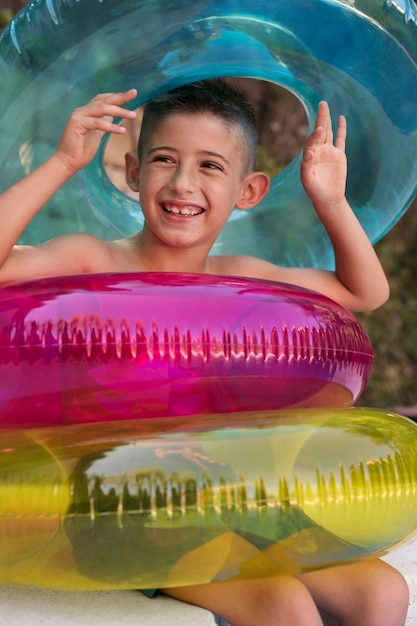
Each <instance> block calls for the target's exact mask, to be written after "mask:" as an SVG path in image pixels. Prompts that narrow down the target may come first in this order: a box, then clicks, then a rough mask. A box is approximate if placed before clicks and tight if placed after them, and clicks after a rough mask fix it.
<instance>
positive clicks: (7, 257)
mask: <svg viewBox="0 0 417 626" xmlns="http://www.w3.org/2000/svg"><path fill="white" fill-rule="evenodd" d="M135 96H136V91H135V90H130V91H128V92H125V93H121V94H101V95H99V96H97V97H96V98H94V99H93V100H92V101H91V102H89V103H88V104H87V105H85V106H83V107H81V108H79V109H76V110H75V111H74V112H73V113H72V115H71V117H70V119H69V121H68V123H67V126H66V128H65V130H64V133H63V136H62V138H61V141H60V144H59V147H58V149H57V151H56V152H55V154H54V155H52V156H51V158H50V159H48V160H47V161H46V162H45V163H44V164H43V165H41V166H40V167H39V168H38V169H37V170H35V171H34V172H32V173H31V174H29V175H28V176H27V177H26V178H24V179H23V180H21V181H20V182H19V183H17V184H16V185H14V186H13V187H11V188H10V189H9V190H7V191H6V192H5V193H4V194H3V195H2V196H0V233H1V240H0V241H1V243H0V283H5V282H7V281H12V280H22V279H30V278H35V277H39V276H44V275H57V276H58V275H64V274H78V273H79V274H81V273H94V272H129V271H131V272H136V271H161V272H166V271H170V272H178V271H183V272H184V271H186V272H197V273H211V274H228V275H239V276H252V277H257V278H264V279H269V280H275V281H283V282H288V283H293V284H296V285H299V286H302V287H307V288H309V289H313V290H315V291H317V292H321V293H323V294H324V295H327V296H328V297H330V298H332V299H333V300H336V301H338V302H339V303H340V304H342V305H344V306H345V307H346V308H348V309H350V310H352V311H359V310H371V309H374V308H376V307H378V306H380V305H381V304H383V302H385V300H386V299H387V297H388V285H387V281H386V278H385V275H384V272H383V270H382V268H381V265H380V263H379V261H378V258H377V256H376V255H375V252H374V250H373V248H372V245H371V244H370V242H369V240H368V238H367V236H366V234H365V233H364V231H363V229H362V227H361V226H360V224H359V222H358V221H357V219H356V217H355V215H354V213H353V211H352V210H351V208H350V206H349V204H348V202H347V200H346V198H345V183H346V168H347V166H346V156H345V151H344V148H345V138H346V122H345V119H344V118H340V120H339V123H338V128H337V132H336V137H335V141H334V142H333V133H332V127H331V118H330V113H329V109H328V106H327V104H326V103H325V102H322V103H320V105H319V109H318V115H317V120H316V125H315V129H314V131H313V133H312V134H311V135H310V136H309V137H308V138H307V140H306V142H305V146H304V152H303V161H302V165H301V180H302V183H303V185H304V188H305V190H306V192H307V194H308V195H309V197H310V199H311V201H312V203H313V205H314V208H315V210H316V212H317V214H318V216H319V218H320V219H321V221H322V223H323V225H324V227H325V228H326V231H327V232H328V234H329V237H330V240H331V242H332V245H333V247H334V251H335V258H336V271H335V272H328V271H321V270H316V269H308V268H282V267H277V266H275V265H273V264H271V263H269V262H266V261H262V260H260V259H254V258H251V257H245V256H233V255H229V256H227V255H223V256H209V252H210V249H211V247H212V246H213V244H214V242H215V240H216V238H217V236H218V235H219V233H220V231H221V229H222V228H223V226H224V224H225V223H226V221H227V219H228V218H229V216H230V214H231V212H232V210H233V209H234V207H237V208H238V209H240V210H247V209H250V208H251V207H253V206H255V205H256V204H257V203H258V202H259V201H260V200H261V199H262V198H263V197H264V196H265V194H266V193H267V192H268V189H269V180H268V178H267V176H266V175H265V174H264V173H262V172H257V171H254V164H255V150H256V124H255V119H254V114H253V111H252V109H251V107H250V105H249V104H248V102H247V101H246V99H245V96H244V95H243V94H242V93H241V92H239V91H238V90H236V89H235V88H233V87H231V86H230V85H228V83H227V82H225V81H224V80H222V79H213V80H207V81H200V82H198V83H193V84H191V85H186V86H184V87H181V88H178V89H176V90H174V91H173V92H170V93H169V94H164V95H161V96H158V97H157V98H155V99H154V100H153V101H151V102H150V103H148V104H147V105H146V107H145V112H144V118H143V124H142V131H141V137H140V140H139V146H138V154H133V153H128V154H126V157H125V160H126V178H127V181H128V183H129V185H130V187H131V188H132V189H133V190H135V191H137V192H138V193H140V200H141V205H142V210H143V214H144V218H145V222H144V227H143V230H142V231H140V232H138V233H135V234H133V235H131V236H129V237H126V238H124V239H121V240H118V241H111V242H103V241H101V240H99V239H97V238H96V237H94V236H92V235H87V234H81V233H77V234H69V235H64V236H61V237H58V238H56V239H53V240H50V241H48V242H46V243H43V244H41V245H39V246H16V245H15V242H16V241H17V240H18V238H19V236H20V235H21V233H22V231H23V230H24V229H25V227H26V226H27V224H28V223H29V222H30V220H31V219H32V218H33V217H34V216H35V215H36V214H37V213H38V212H39V211H40V210H41V208H42V206H43V205H44V204H45V203H46V202H47V201H48V200H49V198H50V197H51V196H52V195H53V194H54V193H55V191H56V190H57V189H58V188H59V187H60V186H61V185H63V184H64V183H65V182H66V180H68V179H69V178H70V177H71V176H72V175H73V174H75V173H76V172H77V171H79V170H80V169H81V168H82V167H84V166H85V165H87V164H88V163H89V162H90V161H91V159H92V158H93V157H94V155H95V153H96V151H97V148H98V146H99V143H100V141H101V139H102V137H103V134H104V133H105V132H113V133H118V134H120V133H123V132H124V129H123V128H122V127H120V126H118V125H115V124H114V123H113V118H114V117H120V118H125V119H133V118H134V117H135V113H134V112H132V111H128V110H126V109H125V108H124V107H123V105H125V104H126V103H128V102H129V101H131V100H132V99H133V98H134V97H135ZM164 592H165V593H166V594H168V595H171V596H174V597H176V598H179V599H181V600H184V601H186V602H190V603H193V604H197V605H199V606H202V607H205V608H207V609H209V610H211V611H213V612H214V613H217V614H219V615H221V616H222V617H223V618H224V619H226V620H227V621H228V622H230V623H231V624H232V625H233V626H254V625H255V624H260V625H261V626H270V625H271V626H272V625H273V626H280V625H285V626H319V625H320V624H322V620H321V617H320V613H319V610H318V608H317V607H320V608H321V609H323V610H324V611H326V612H328V613H330V614H331V615H333V616H335V617H336V618H337V619H338V620H339V624H340V625H341V626H403V625H404V622H405V618H406V613H407V607H408V589H407V585H406V583H405V581H404V579H403V577H402V576H401V575H400V574H399V573H398V572H397V571H395V570H394V569H393V568H391V567H390V566H389V565H387V564H385V563H383V562H382V561H379V560H377V559H373V560H369V561H364V562H361V563H354V564H350V565H344V566H339V567H334V568H331V569H328V570H322V571H318V572H312V573H309V574H303V575H301V576H298V577H291V576H280V577H276V578H268V579H265V580H253V581H244V582H229V583H223V584H221V585H218V584H213V585H198V586H191V587H185V588H175V589H166V590H164Z"/></svg>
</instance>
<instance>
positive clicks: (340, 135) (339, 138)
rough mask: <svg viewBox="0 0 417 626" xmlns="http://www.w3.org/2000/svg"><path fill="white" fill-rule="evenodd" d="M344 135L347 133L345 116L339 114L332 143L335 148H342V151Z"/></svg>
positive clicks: (344, 142) (343, 148)
mask: <svg viewBox="0 0 417 626" xmlns="http://www.w3.org/2000/svg"><path fill="white" fill-rule="evenodd" d="M346 135H347V123H346V118H345V116H344V115H341V116H340V117H339V123H338V125H337V131H336V139H335V142H334V145H335V146H336V148H339V149H340V150H343V151H344V150H345V146H346Z"/></svg>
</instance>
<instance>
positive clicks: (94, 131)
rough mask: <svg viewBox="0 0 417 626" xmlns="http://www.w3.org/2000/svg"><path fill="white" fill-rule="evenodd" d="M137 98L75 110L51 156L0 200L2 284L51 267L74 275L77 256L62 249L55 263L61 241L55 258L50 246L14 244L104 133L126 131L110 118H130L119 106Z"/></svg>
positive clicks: (116, 97)
mask: <svg viewBox="0 0 417 626" xmlns="http://www.w3.org/2000/svg"><path fill="white" fill-rule="evenodd" d="M135 96H136V91H135V90H130V91H128V92H125V93H120V94H101V95H99V96H96V98H94V99H93V100H91V102H89V103H88V104H86V105H85V106H83V107H80V108H78V109H75V110H74V111H73V113H72V115H71V117H70V118H69V120H68V123H67V125H66V127H65V130H64V133H63V135H62V138H61V141H60V144H59V147H58V149H57V151H56V152H55V154H53V156H51V157H50V158H49V159H48V160H47V161H46V162H45V163H43V164H42V165H41V166H40V167H38V168H37V169H36V170H35V171H33V172H31V173H30V174H29V175H28V176H26V177H25V178H23V179H22V180H21V181H19V182H18V183H16V184H15V185H13V186H12V187H10V188H9V189H8V190H7V191H5V192H4V193H3V194H2V195H1V196H0V282H5V281H9V280H23V279H25V278H29V277H33V276H36V275H37V276H41V275H45V274H50V273H56V272H57V271H58V273H61V271H60V270H55V271H54V267H53V266H54V264H55V265H56V267H59V268H62V271H65V272H67V273H70V272H71V270H72V269H73V270H74V271H77V269H78V268H77V267H73V268H72V267H71V265H72V264H76V262H77V261H76V259H77V255H76V251H74V255H71V254H68V246H66V245H62V247H61V250H62V255H63V256H66V257H67V259H66V260H65V259H63V258H62V259H60V258H57V255H58V257H59V255H60V245H59V241H60V238H57V240H55V244H54V245H53V252H54V254H53V255H52V254H51V246H50V245H48V244H44V245H42V246H37V247H31V246H15V243H16V241H17V240H18V239H19V237H20V235H21V234H22V232H23V231H24V229H25V228H26V226H27V225H28V224H29V223H30V221H31V220H32V219H33V218H34V217H35V215H36V214H37V213H39V211H40V210H41V209H42V207H43V206H44V205H45V204H46V203H47V202H48V200H49V199H50V198H51V197H52V196H53V194H54V193H55V192H56V191H57V190H58V189H59V188H60V187H61V186H62V185H63V184H64V183H65V182H66V181H67V180H69V179H70V178H71V177H72V176H73V175H74V174H75V173H76V172H78V171H79V170H80V169H82V168H83V167H85V166H86V165H87V164H88V163H89V162H90V161H91V160H92V159H93V157H94V155H95V154H96V152H97V149H98V147H99V145H100V141H101V139H102V137H103V135H104V133H106V132H112V133H117V134H122V133H124V132H125V129H124V128H123V127H121V126H119V125H117V124H114V123H113V118H114V117H122V118H126V119H133V118H134V117H135V115H136V114H135V112H134V111H129V110H127V109H125V108H123V106H122V105H123V104H125V103H126V102H129V101H130V100H132V99H133V98H134V97H135ZM64 242H66V238H65V237H63V238H62V243H63V244H64ZM67 266H68V267H67ZM64 268H65V269H64Z"/></svg>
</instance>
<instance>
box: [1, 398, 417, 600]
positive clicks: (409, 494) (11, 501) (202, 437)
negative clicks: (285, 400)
mask: <svg viewBox="0 0 417 626" xmlns="http://www.w3.org/2000/svg"><path fill="white" fill-rule="evenodd" d="M196 418H197V416H196ZM416 435H417V427H416V425H415V424H414V423H412V422H411V421H409V420H407V419H406V418H403V417H400V416H398V415H394V414H390V413H386V412H383V411H378V410H372V409H326V410H324V409H321V410H304V411H292V412H291V411H289V412H286V411H278V412H271V413H261V412H257V413H254V414H251V413H239V414H234V415H228V416H227V415H223V416H218V415H217V416H216V415H214V416H205V417H204V416H198V419H193V420H188V419H186V420H182V419H181V418H173V419H167V420H164V419H161V420H139V421H124V422H117V423H106V424H102V425H101V426H100V428H98V427H97V425H92V424H87V425H77V426H72V427H62V428H59V429H49V430H48V429H44V430H29V431H2V432H0V449H1V454H0V581H1V582H7V583H13V584H30V585H37V586H48V587H58V588H63V589H85V590H87V589H106V588H133V589H135V588H138V587H140V588H146V587H163V586H175V585H185V584H197V583H204V582H208V581H221V580H239V579H248V578H255V577H265V576H270V575H276V574H282V573H286V574H295V573H298V572H303V571H309V570H312V569H316V568H319V567H322V566H327V565H332V564H338V563H342V562H344V561H349V560H355V559H361V558H365V557H366V556H368V555H370V554H371V555H381V554H383V553H385V552H387V551H388V550H390V549H391V548H393V547H394V546H396V545H398V544H399V543H400V542H403V541H405V540H406V539H408V538H410V537H411V536H412V535H413V533H414V532H415V528H416V520H417V436H416Z"/></svg>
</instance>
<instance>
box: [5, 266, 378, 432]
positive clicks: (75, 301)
mask: <svg viewBox="0 0 417 626" xmlns="http://www.w3.org/2000/svg"><path fill="white" fill-rule="evenodd" d="M372 362H373V353H372V347H371V344H370V341H369V338H368V336H367V334H366V333H365V331H364V329H363V328H362V326H361V325H360V324H359V322H358V321H357V320H356V318H355V317H354V316H353V315H352V314H351V313H349V312H348V311H346V310H345V309H344V308H343V307H341V306H339V305H338V304H336V303H335V302H333V301H331V300H329V299H328V298H325V297H323V296H320V295H318V294H317V293H314V292H310V291H308V290H304V289H300V288H296V287H293V286H291V285H286V284H281V283H274V282H269V281H262V280H255V279H246V278H235V277H224V276H223V277H220V276H211V275H200V274H174V273H167V274H160V273H140V274H134V273H128V274H106V275H82V276H68V277H61V278H45V279H42V280H36V281H31V282H25V283H19V284H12V285H9V286H6V287H4V288H3V289H1V290H0V426H7V427H11V426H12V427H17V428H22V427H29V426H40V427H43V426H52V425H61V424H73V423H83V422H93V421H105V420H106V421H107V420H119V419H133V418H135V419H138V418H153V417H162V416H164V417H168V416H174V415H176V416H181V415H193V414H206V413H225V412H232V411H251V410H271V409H273V410H276V409H281V408H295V407H297V408H304V407H318V406H319V407H335V406H338V407H342V406H349V405H350V404H352V403H353V402H355V400H356V399H357V398H358V397H359V395H360V394H361V392H362V391H363V389H364V387H365V385H366V383H367V381H368V379H369V376H370V372H371V368H372Z"/></svg>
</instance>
